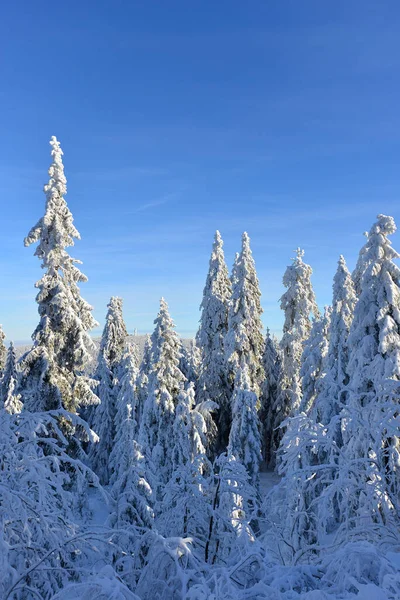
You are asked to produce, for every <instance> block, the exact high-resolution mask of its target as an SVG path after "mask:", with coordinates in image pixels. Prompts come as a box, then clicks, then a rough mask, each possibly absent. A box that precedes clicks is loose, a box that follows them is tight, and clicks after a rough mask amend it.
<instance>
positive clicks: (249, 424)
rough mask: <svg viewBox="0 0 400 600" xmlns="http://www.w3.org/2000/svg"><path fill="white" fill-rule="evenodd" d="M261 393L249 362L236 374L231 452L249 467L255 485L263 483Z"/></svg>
mask: <svg viewBox="0 0 400 600" xmlns="http://www.w3.org/2000/svg"><path fill="white" fill-rule="evenodd" d="M257 401H258V398H257V395H256V394H255V392H253V391H252V389H251V385H250V378H249V376H248V368H247V365H245V366H244V367H243V368H241V369H240V370H239V371H238V372H237V374H236V381H235V387H234V390H233V395H232V414H233V419H232V427H231V431H230V434H229V445H228V454H229V455H233V456H234V457H235V458H236V459H237V460H239V461H240V462H241V463H242V464H243V465H244V466H245V467H246V470H247V473H248V475H249V479H250V482H251V484H252V485H253V486H254V487H255V488H256V489H257V488H258V486H259V470H260V463H261V460H262V452H261V436H260V421H259V418H258V414H257Z"/></svg>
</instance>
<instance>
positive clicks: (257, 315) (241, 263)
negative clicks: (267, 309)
mask: <svg viewBox="0 0 400 600" xmlns="http://www.w3.org/2000/svg"><path fill="white" fill-rule="evenodd" d="M262 312H263V310H262V308H261V292H260V287H259V283H258V278H257V273H256V268H255V263H254V259H253V256H252V252H251V249H250V239H249V236H248V235H247V233H244V234H243V236H242V249H241V252H240V253H239V254H238V255H237V257H236V260H235V265H234V268H233V273H232V297H231V300H230V302H229V311H228V333H227V334H226V337H225V353H226V357H227V361H228V372H229V379H230V383H231V385H232V386H233V385H234V383H235V378H236V373H237V372H238V371H239V369H242V368H244V366H245V365H246V366H247V369H248V378H249V383H250V389H251V390H253V391H254V392H255V393H256V394H257V397H259V395H260V385H261V382H262V381H263V378H264V369H263V366H262V354H263V350H264V338H263V334H262V329H263V326H262V323H261V314H262Z"/></svg>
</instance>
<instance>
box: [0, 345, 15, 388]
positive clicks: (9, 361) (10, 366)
mask: <svg viewBox="0 0 400 600" xmlns="http://www.w3.org/2000/svg"><path fill="white" fill-rule="evenodd" d="M11 379H14V381H15V382H16V381H17V379H18V372H17V358H16V355H15V348H14V344H13V343H12V342H10V345H9V346H8V350H7V357H6V361H5V366H4V370H3V377H2V378H1V382H0V389H1V397H2V399H3V400H4V398H5V396H6V395H7V391H8V388H9V386H10V382H11Z"/></svg>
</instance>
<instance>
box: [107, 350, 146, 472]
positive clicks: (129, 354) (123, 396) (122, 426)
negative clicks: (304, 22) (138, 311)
mask: <svg viewBox="0 0 400 600" xmlns="http://www.w3.org/2000/svg"><path fill="white" fill-rule="evenodd" d="M138 362H139V357H138V348H137V346H136V345H135V344H128V346H127V348H126V350H125V353H124V356H123V358H122V361H121V368H120V376H121V379H120V387H119V393H118V396H117V400H116V413H115V418H114V430H115V441H114V444H113V448H112V450H111V454H110V457H109V469H110V472H111V477H110V483H114V482H115V481H116V479H118V478H119V477H120V476H121V475H122V474H123V473H124V472H125V471H126V470H127V468H128V466H129V460H130V459H129V453H130V451H131V446H132V440H134V439H137V437H138V421H137V407H138V397H137V390H136V385H135V382H136V378H137V373H138ZM128 412H129V416H128ZM128 425H129V426H128Z"/></svg>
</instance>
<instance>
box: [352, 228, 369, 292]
mask: <svg viewBox="0 0 400 600" xmlns="http://www.w3.org/2000/svg"><path fill="white" fill-rule="evenodd" d="M364 236H365V237H366V240H367V241H366V242H365V244H364V246H362V248H361V250H360V252H359V254H358V259H357V264H356V266H355V268H354V271H353V273H352V274H351V278H352V280H353V288H354V292H355V295H356V297H357V298H358V297H359V296H360V294H361V281H362V278H363V275H364V272H365V269H366V268H367V266H368V257H367V254H368V248H369V242H368V231H364Z"/></svg>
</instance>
